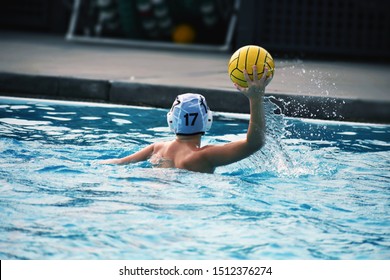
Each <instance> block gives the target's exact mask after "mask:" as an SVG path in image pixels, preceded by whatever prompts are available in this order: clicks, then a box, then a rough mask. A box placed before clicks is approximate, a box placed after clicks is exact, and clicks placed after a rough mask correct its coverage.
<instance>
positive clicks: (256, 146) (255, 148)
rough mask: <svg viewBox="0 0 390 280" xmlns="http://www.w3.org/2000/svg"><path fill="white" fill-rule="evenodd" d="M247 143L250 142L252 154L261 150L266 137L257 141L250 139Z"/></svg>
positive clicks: (249, 146)
mask: <svg viewBox="0 0 390 280" xmlns="http://www.w3.org/2000/svg"><path fill="white" fill-rule="evenodd" d="M247 143H248V148H249V150H250V152H251V153H252V154H253V153H255V152H257V151H259V150H260V149H261V148H263V147H264V145H265V141H264V139H257V140H256V141H248V142H247Z"/></svg>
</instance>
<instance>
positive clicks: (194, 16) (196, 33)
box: [0, 0, 390, 60]
mask: <svg viewBox="0 0 390 280" xmlns="http://www.w3.org/2000/svg"><path fill="white" fill-rule="evenodd" d="M389 2H390V1H386V0H370V1H367V0H366V1H363V0H241V1H239V0H81V1H80V6H79V11H78V14H77V17H75V18H76V21H75V24H74V28H73V29H72V34H73V35H75V36H84V37H94V38H117V39H125V40H141V41H142V40H144V41H145V42H154V41H156V42H157V41H159V42H161V41H162V42H171V43H172V44H176V43H185V44H207V45H223V44H226V43H227V44H229V47H230V48H231V49H232V50H234V49H236V48H238V47H240V46H243V45H247V44H257V45H261V46H263V47H265V48H267V49H272V52H273V53H274V54H275V56H282V57H316V58H328V57H333V58H334V57H340V58H351V59H359V60H371V59H376V60H389V58H390V36H389V35H390V17H388V16H387V15H388V13H389V11H390V4H389ZM74 3H75V1H72V0H0V4H1V9H0V29H2V30H11V31H23V32H41V33H48V34H60V35H61V34H62V35H64V36H65V34H66V33H67V32H68V31H69V27H70V22H71V18H72V14H73V7H74ZM234 17H236V19H237V21H236V24H235V26H234V29H232V24H233V23H234V20H232V18H234ZM231 31H234V32H233V33H231V34H230V35H231V36H230V37H231V40H227V37H229V32H231Z"/></svg>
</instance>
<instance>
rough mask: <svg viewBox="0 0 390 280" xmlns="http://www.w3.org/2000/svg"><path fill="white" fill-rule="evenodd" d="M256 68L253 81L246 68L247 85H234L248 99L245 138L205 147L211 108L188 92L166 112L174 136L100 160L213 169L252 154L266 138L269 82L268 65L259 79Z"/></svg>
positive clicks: (207, 171)
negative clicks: (114, 157) (265, 106)
mask: <svg viewBox="0 0 390 280" xmlns="http://www.w3.org/2000/svg"><path fill="white" fill-rule="evenodd" d="M253 71H254V72H253V73H254V75H253V77H254V78H253V81H252V80H251V79H250V77H249V75H248V73H247V72H246V70H245V71H244V76H245V79H246V81H247V83H248V87H247V88H244V87H241V86H239V85H237V84H236V85H235V86H236V87H237V89H238V90H239V91H241V92H242V93H243V94H244V95H245V96H246V97H247V98H248V99H249V106H250V120H249V126H248V131H247V135H246V138H245V139H242V140H238V141H234V142H230V143H227V144H223V145H207V146H204V147H202V146H201V138H202V135H203V134H204V133H205V132H206V131H207V130H209V129H210V127H211V124H212V112H211V111H210V109H209V108H208V106H207V102H206V99H205V98H204V97H203V96H202V95H200V94H196V93H186V94H182V95H179V96H178V97H177V98H176V100H175V101H174V102H173V105H172V108H171V110H170V111H169V112H168V114H167V121H168V125H169V127H170V129H171V130H172V131H173V132H174V133H175V134H176V138H175V139H174V140H172V141H167V142H158V143H154V144H151V145H149V146H147V147H145V148H143V149H142V150H140V151H138V152H136V153H134V154H132V155H129V156H127V157H124V158H120V159H109V160H105V161H101V163H104V164H128V163H134V162H139V161H145V160H149V161H150V162H151V163H152V164H153V165H154V166H155V167H162V168H181V169H187V170H190V171H196V172H205V173H213V172H214V170H215V168H216V167H218V166H222V165H227V164H230V163H233V162H236V161H239V160H242V159H244V158H246V157H248V156H250V155H251V154H253V153H254V152H256V151H258V150H259V149H260V148H261V147H262V146H263V145H264V142H265V116H264V105H263V96H264V91H265V87H266V85H267V83H268V81H267V80H268V78H267V72H268V69H264V73H263V75H262V76H261V78H260V79H258V78H257V67H256V66H254V67H253Z"/></svg>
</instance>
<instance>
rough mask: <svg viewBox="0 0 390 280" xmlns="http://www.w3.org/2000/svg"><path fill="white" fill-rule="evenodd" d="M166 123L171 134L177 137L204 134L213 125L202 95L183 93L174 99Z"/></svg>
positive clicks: (211, 115)
mask: <svg viewBox="0 0 390 280" xmlns="http://www.w3.org/2000/svg"><path fill="white" fill-rule="evenodd" d="M167 121H168V125H169V128H170V129H171V130H172V132H174V133H176V134H178V135H193V134H198V133H205V132H206V131H208V130H209V129H210V127H211V124H212V123H213V113H212V112H211V110H210V109H209V107H208V106H207V103H206V99H205V98H204V97H203V96H202V95H200V94H197V93H185V94H181V95H179V96H177V97H176V100H175V101H174V102H173V105H172V108H171V110H170V111H169V112H168V114H167Z"/></svg>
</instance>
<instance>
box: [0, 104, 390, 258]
mask: <svg viewBox="0 0 390 280" xmlns="http://www.w3.org/2000/svg"><path fill="white" fill-rule="evenodd" d="M266 105H267V126H268V131H267V144H266V146H265V147H264V148H263V149H262V150H261V151H260V152H258V153H256V154H255V155H253V156H251V157H250V158H247V159H245V160H242V161H240V162H238V163H235V164H232V165H229V166H224V167H220V168H217V170H216V172H215V173H214V174H201V173H195V172H189V171H185V170H179V169H157V168H156V169H155V168H152V167H151V165H150V164H149V163H148V162H143V163H137V164H133V165H126V166H112V165H99V164H98V163H97V161H98V160H101V159H107V158H112V157H122V156H125V155H128V154H130V153H132V152H135V151H137V150H139V149H140V148H141V147H144V146H145V145H148V144H149V143H152V142H154V141H160V140H169V139H171V138H172V134H171V133H170V132H169V130H168V128H167V126H166V118H165V115H166V112H167V111H166V110H162V109H153V108H137V107H125V106H110V105H97V104H88V103H64V102H52V101H48V100H32V99H11V98H0V219H1V222H0V259H389V258H390V172H389V171H390V126H387V125H374V124H358V123H342V122H331V121H327V122H324V121H316V120H302V119H292V118H285V117H284V116H282V115H276V114H274V113H273V106H274V105H272V103H270V102H269V101H268V100H267V104H266ZM247 119H248V116H247V115H233V114H216V116H215V120H214V124H213V127H212V129H211V131H210V133H208V134H207V135H206V136H205V137H204V141H203V144H205V145H206V144H218V143H224V142H227V141H231V140H235V139H240V138H242V137H244V136H245V133H246V128H247Z"/></svg>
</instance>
